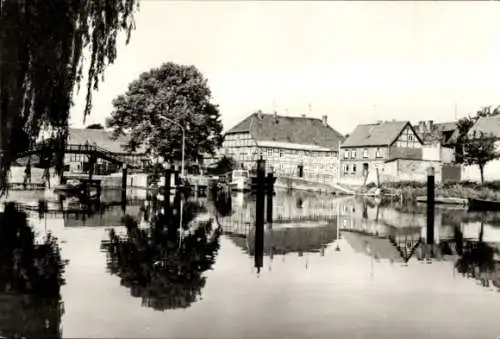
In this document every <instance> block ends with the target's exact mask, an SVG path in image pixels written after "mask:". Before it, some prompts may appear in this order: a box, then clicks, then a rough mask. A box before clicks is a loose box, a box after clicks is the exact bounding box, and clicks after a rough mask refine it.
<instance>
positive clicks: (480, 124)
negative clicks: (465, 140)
mask: <svg viewBox="0 0 500 339" xmlns="http://www.w3.org/2000/svg"><path fill="white" fill-rule="evenodd" d="M474 132H476V133H481V132H483V133H484V134H485V135H487V136H493V137H495V138H500V115H495V116H490V117H481V118H479V119H478V120H477V121H476V123H475V124H474V126H472V128H471V129H470V130H469V134H471V133H472V134H473V133H474Z"/></svg>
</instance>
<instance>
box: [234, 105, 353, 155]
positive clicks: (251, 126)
mask: <svg viewBox="0 0 500 339" xmlns="http://www.w3.org/2000/svg"><path fill="white" fill-rule="evenodd" d="M241 132H249V133H250V134H251V135H252V137H253V138H254V139H255V140H256V141H257V143H259V142H264V141H268V142H275V143H281V144H283V143H287V144H299V145H313V146H318V147H321V148H326V149H334V150H337V149H338V144H339V142H340V143H341V142H342V141H343V140H344V137H343V136H342V134H340V133H339V132H337V131H336V130H334V129H333V128H332V127H330V126H328V125H326V126H325V125H324V124H323V121H322V120H321V119H316V118H307V117H287V116H279V115H277V116H275V115H274V114H261V115H260V117H259V114H258V113H254V114H251V115H250V116H248V117H246V118H245V119H243V121H241V122H240V123H239V124H237V125H236V126H234V127H233V128H231V129H230V130H229V131H227V132H226V134H232V133H241Z"/></svg>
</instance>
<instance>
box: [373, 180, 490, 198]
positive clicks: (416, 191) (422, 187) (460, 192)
mask: <svg viewBox="0 0 500 339" xmlns="http://www.w3.org/2000/svg"><path fill="white" fill-rule="evenodd" d="M426 185H427V184H426V183H425V182H424V183H420V182H408V181H406V182H405V181H402V182H394V183H384V184H382V189H383V190H384V191H389V192H398V193H401V194H402V195H403V199H404V200H406V201H414V200H415V199H416V198H417V197H418V196H425V195H427V186H426ZM436 196H443V197H454V198H464V199H466V198H476V199H488V200H498V201H500V181H492V182H487V183H484V184H483V185H481V184H478V183H475V182H471V181H462V182H454V183H444V184H437V185H436Z"/></svg>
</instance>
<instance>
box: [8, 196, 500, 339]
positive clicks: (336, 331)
mask: <svg viewBox="0 0 500 339" xmlns="http://www.w3.org/2000/svg"><path fill="white" fill-rule="evenodd" d="M19 194H21V193H19ZM21 195H22V194H21ZM27 196H28V198H26V199H28V200H29V199H33V200H34V201H36V197H35V196H29V194H27ZM9 198H14V197H9ZM15 198H16V199H17V200H22V198H19V196H18V197H15ZM23 198H24V197H23ZM273 209H274V213H273V214H274V217H275V218H274V222H273V225H272V226H269V225H266V226H265V232H264V257H263V262H262V268H261V270H260V272H259V273H257V269H256V268H255V261H254V257H253V255H254V253H253V249H254V245H253V241H254V232H253V230H252V225H253V222H254V214H255V205H254V200H253V199H252V197H251V196H243V195H237V196H233V198H232V213H230V215H227V216H220V218H218V220H219V222H220V224H221V226H222V229H223V231H224V233H223V235H222V236H221V238H220V239H219V246H220V248H219V249H218V251H217V254H216V257H215V262H214V264H213V266H212V267H211V269H209V270H206V271H204V272H203V273H202V277H203V279H204V283H203V285H202V286H201V289H200V295H199V296H198V297H197V298H196V300H195V301H193V302H192V303H190V304H189V305H188V306H187V307H186V308H183V307H179V308H170V309H168V310H165V311H158V310H156V309H155V308H154V307H151V305H147V304H145V303H144V301H143V299H142V298H140V297H137V296H134V295H133V294H134V293H135V291H133V289H131V288H129V287H127V286H123V285H122V284H121V277H119V276H117V275H116V274H111V273H110V272H109V269H108V267H107V256H106V253H105V252H104V251H103V250H102V248H101V245H102V242H103V241H104V240H106V239H108V238H109V237H108V229H109V228H114V229H115V230H116V231H117V233H119V234H122V235H123V234H125V229H124V227H123V226H121V223H120V220H121V217H122V215H123V212H122V211H121V209H120V207H116V208H111V209H109V210H107V211H106V212H105V213H104V214H103V215H98V216H92V217H90V218H87V219H86V220H85V222H84V221H83V219H76V218H66V219H63V218H62V216H60V215H57V214H53V215H51V214H48V215H46V216H45V217H44V218H42V219H38V216H37V215H35V214H32V215H31V216H32V218H31V219H30V220H31V221H32V223H33V225H34V227H35V229H36V230H37V231H38V232H39V233H40V234H43V233H44V232H45V231H46V230H50V231H52V232H53V233H54V235H55V236H56V237H58V239H59V242H60V246H61V249H62V256H63V258H64V259H67V260H69V263H68V265H67V267H66V270H65V280H66V284H65V285H64V286H63V287H62V290H61V300H62V302H63V304H64V314H62V316H61V328H62V336H63V337H128V338H137V337H157V338H165V337H176V338H178V337H198V338H199V337H203V338H207V337H211V338H220V337H232V338H234V337H248V338H256V337H294V338H303V337H325V338H326V337H328V338H331V337H339V338H344V337H345V338H347V337H349V338H401V337H404V338H428V337H431V338H495V337H497V335H498V334H500V325H498V324H497V323H498V321H497V314H498V312H499V311H500V294H499V293H498V291H497V287H496V286H495V285H498V284H497V283H496V281H498V279H497V278H496V276H497V275H498V274H497V273H496V272H497V270H498V268H497V265H498V264H497V262H498V261H497V260H498V259H497V258H498V249H499V248H500V246H499V244H500V227H499V226H498V224H497V222H496V220H500V218H497V216H496V215H493V214H487V215H483V214H480V215H479V214H477V215H471V214H465V212H463V211H443V210H438V211H437V212H436V218H435V223H436V232H435V237H436V240H437V241H438V242H439V243H440V244H441V245H440V246H439V249H438V250H437V251H436V253H437V255H435V256H434V259H432V260H426V259H425V258H426V252H425V248H424V247H423V246H420V243H421V242H419V241H420V240H421V238H424V237H425V234H426V232H425V222H426V221H425V207H424V209H422V207H421V206H380V205H378V204H377V203H376V202H362V201H358V200H354V199H352V198H335V197H332V196H328V195H315V194H311V193H304V192H294V193H293V194H291V195H287V194H286V193H282V192H279V193H278V194H277V196H276V199H275V203H274V206H273ZM209 211H211V209H209ZM127 213H129V214H131V215H133V216H135V215H137V214H139V204H134V205H129V206H127ZM209 214H210V212H209ZM339 215H340V216H339ZM462 220H465V221H462ZM481 225H482V227H481ZM481 230H482V231H481ZM457 231H460V234H462V238H463V240H464V241H463V243H464V247H465V248H468V247H467V246H469V247H470V246H476V247H477V243H478V240H479V238H480V237H481V238H482V240H483V242H484V243H485V244H486V245H485V246H487V249H488V251H486V253H487V254H486V256H483V257H484V258H483V257H481V256H479V257H477V258H476V257H472V258H471V256H470V255H469V256H466V255H459V254H457V253H456V252H457V251H456V248H457V246H456V243H457V236H456V235H457ZM471 253H475V252H471ZM481 253H482V252H481ZM478 258H479V259H478ZM460 260H461V261H460ZM486 261H488V263H486V264H485V262H486ZM429 263H430V264H429ZM457 263H461V266H460V265H459V267H458V266H457ZM460 271H461V272H465V273H464V274H462V273H460ZM181 287H182V286H181ZM176 288H179V287H178V286H177V287H176ZM179 293H180V292H179ZM6 305H9V306H5V308H6V309H5V312H4V314H7V313H6V312H7V311H9V310H12V311H13V314H21V313H22V314H26V315H27V316H26V318H27V321H29V320H31V321H32V322H35V321H36V319H37V318H36V317H37V315H36V314H38V313H36V312H34V310H36V309H37V308H38V309H40V307H41V306H37V305H36V304H33V303H31V304H29V303H28V304H27V303H24V304H23V303H19V302H17V303H16V302H11V303H10V304H9V303H7V304H6ZM11 305H12V306H11ZM45 309H46V308H45ZM40 311H41V312H42V313H43V312H45V313H47V312H52V313H51V314H57V312H53V311H50V310H49V311H43V310H42V309H40ZM8 319H9V318H6V317H2V318H1V319H0V329H4V330H5V329H6V328H7V327H8V326H14V325H12V321H9V320H8ZM16 326H17V325H16ZM18 326H21V325H18Z"/></svg>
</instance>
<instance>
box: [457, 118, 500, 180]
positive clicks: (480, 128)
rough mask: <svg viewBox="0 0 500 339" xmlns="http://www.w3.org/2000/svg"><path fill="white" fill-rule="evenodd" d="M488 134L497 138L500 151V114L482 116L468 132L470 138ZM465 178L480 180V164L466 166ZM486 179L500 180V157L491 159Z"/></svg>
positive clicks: (497, 146)
mask: <svg viewBox="0 0 500 339" xmlns="http://www.w3.org/2000/svg"><path fill="white" fill-rule="evenodd" d="M481 135H483V136H487V137H491V138H494V139H495V140H496V142H495V145H496V149H497V151H498V152H500V115H494V116H487V117H480V118H479V119H478V120H477V121H476V123H475V124H474V125H473V126H472V127H471V129H470V130H469V132H468V137H469V138H476V137H478V136H481ZM462 177H463V179H464V180H473V181H479V180H480V173H479V169H478V166H464V168H463V171H462ZM484 178H485V180H488V181H491V180H500V159H496V160H493V161H490V162H488V163H487V164H486V167H485V168H484Z"/></svg>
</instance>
